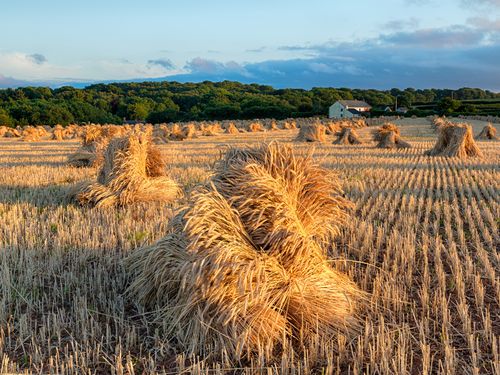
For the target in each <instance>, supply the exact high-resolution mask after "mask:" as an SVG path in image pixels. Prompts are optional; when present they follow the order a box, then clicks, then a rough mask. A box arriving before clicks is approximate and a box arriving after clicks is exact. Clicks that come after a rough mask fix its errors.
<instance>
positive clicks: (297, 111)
mask: <svg viewBox="0 0 500 375" xmlns="http://www.w3.org/2000/svg"><path fill="white" fill-rule="evenodd" d="M339 99H360V100H365V101H367V102H368V103H369V104H371V105H372V106H373V107H374V110H373V111H372V115H375V116H376V115H380V114H383V113H384V112H383V109H384V108H385V107H387V106H390V107H391V108H393V107H394V104H395V101H396V99H397V103H398V106H405V107H408V108H411V110H410V111H409V112H408V113H407V115H408V116H411V115H417V116H427V115H430V114H435V113H438V114H447V115H453V114H481V115H483V114H484V115H499V114H500V93H494V92H491V91H485V90H481V89H471V88H462V89H459V90H447V89H425V90H416V89H412V88H408V89H405V90H399V89H391V90H385V91H381V90H361V89H348V88H313V89H311V90H303V89H275V88H273V87H271V86H265V85H258V84H250V85H248V84H241V83H238V82H229V81H224V82H219V83H213V82H202V83H178V82H142V83H112V84H96V85H91V86H88V87H86V88H84V89H76V88H74V87H69V86H65V87H61V88H58V89H50V88H47V87H24V88H18V89H5V90H0V124H4V125H11V126H15V125H25V124H49V125H53V124H63V125H64V124H69V123H84V122H94V123H116V124H119V123H122V122H123V121H124V120H139V121H148V122H152V123H161V122H171V121H190V120H223V119H250V118H270V117H272V118H278V119H281V118H288V117H308V116H322V115H326V114H327V112H328V107H329V106H330V105H331V104H332V103H334V102H335V101H336V100H339Z"/></svg>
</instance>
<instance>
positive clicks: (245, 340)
mask: <svg viewBox="0 0 500 375" xmlns="http://www.w3.org/2000/svg"><path fill="white" fill-rule="evenodd" d="M349 208H351V203H350V202H349V201H347V200H346V199H344V198H343V197H342V191H341V188H340V185H339V183H338V182H337V178H336V176H335V175H333V174H332V173H331V172H329V171H328V170H324V169H322V168H319V167H317V166H316V165H315V164H314V163H313V161H312V159H311V157H305V158H301V157H297V156H295V155H294V154H293V152H292V149H291V148H289V147H285V146H281V145H279V144H276V143H272V144H270V145H263V146H260V147H258V148H251V149H232V150H230V151H228V152H227V154H226V155H225V157H224V158H223V160H222V161H221V162H220V163H219V165H218V167H217V168H216V171H215V175H214V176H213V177H212V179H211V180H210V181H209V183H208V184H206V185H205V186H203V187H201V188H199V189H198V190H197V191H196V192H195V193H194V195H193V196H192V199H191V202H190V203H189V205H188V207H187V208H185V209H184V210H182V211H181V212H180V213H179V214H178V215H177V216H176V217H175V218H174V219H173V220H172V222H171V223H170V232H171V234H169V235H167V236H166V237H165V238H164V239H162V240H160V241H159V242H158V243H157V244H155V245H153V246H150V247H147V248H143V249H139V250H136V251H135V252H134V253H132V255H130V256H129V258H128V259H127V260H126V265H127V267H128V269H129V271H130V272H131V273H132V275H133V280H132V284H131V285H130V288H129V293H130V294H131V295H132V297H133V298H134V299H135V300H137V301H138V302H139V303H140V304H141V305H143V306H144V307H145V308H146V309H147V310H149V311H150V312H151V313H150V314H151V315H149V316H151V317H153V320H155V321H157V322H161V323H162V327H163V328H164V330H165V334H166V335H168V336H171V337H172V338H174V339H175V342H177V343H178V345H179V350H181V351H183V352H185V353H187V354H194V355H200V356H202V357H207V356H211V357H215V358H220V357H221V356H223V355H226V356H227V357H228V358H229V359H230V360H232V361H238V360H241V359H244V358H246V359H252V358H259V359H260V360H263V361H267V360H271V359H273V358H274V357H275V356H276V355H277V354H278V352H279V350H285V348H293V350H295V351H297V352H300V351H303V350H304V349H305V348H307V347H308V345H310V344H312V343H313V342H316V341H315V340H318V339H319V340H321V339H331V338H332V337H334V336H335V335H336V334H338V333H339V332H342V333H343V334H346V333H348V332H349V331H350V330H351V329H353V328H355V327H356V326H357V324H358V323H357V322H358V321H357V313H358V309H359V306H360V303H361V300H362V297H363V296H364V294H363V292H362V291H360V290H359V289H358V287H357V286H356V285H355V284H354V283H353V282H352V281H351V280H350V279H349V278H348V277H347V276H346V275H344V274H342V273H340V272H338V271H336V270H335V269H334V268H332V267H331V265H330V263H329V261H328V257H327V247H328V246H329V244H331V240H332V238H334V237H335V236H337V235H338V234H339V231H340V228H341V227H342V226H343V225H345V223H346V220H347V218H348V215H347V213H346V211H347V210H348V209H349Z"/></svg>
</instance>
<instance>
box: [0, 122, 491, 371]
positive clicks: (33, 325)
mask: <svg viewBox="0 0 500 375" xmlns="http://www.w3.org/2000/svg"><path fill="white" fill-rule="evenodd" d="M399 125H400V126H401V133H402V135H403V137H405V139H406V140H408V141H409V142H410V143H411V144H412V146H413V147H412V148H410V149H400V150H383V149H377V148H374V145H375V144H374V143H373V142H369V140H370V131H371V130H372V129H370V128H364V129H362V130H360V131H359V133H360V135H361V136H362V137H363V138H364V139H365V140H366V141H368V142H369V143H366V144H364V145H359V146H337V145H332V140H333V138H331V139H329V141H328V142H327V143H325V144H317V145H314V146H312V145H311V144H308V143H296V142H293V139H294V138H295V137H296V135H297V132H298V131H297V130H279V131H273V132H265V133H244V134H238V135H229V134H228V135H220V136H215V137H201V138H197V139H193V140H187V141H184V142H171V143H168V144H166V145H162V146H160V148H161V150H162V153H163V155H164V156H165V157H166V160H167V168H168V169H169V171H170V174H171V176H172V177H173V178H174V179H175V180H176V181H178V182H179V184H180V185H181V186H182V188H183V190H184V192H185V197H184V198H181V199H179V200H178V201H176V202H175V203H174V204H168V205H165V204H138V205H133V206H129V207H126V208H82V207H79V206H77V205H75V204H73V203H70V202H68V201H67V200H66V198H65V197H64V195H65V192H66V191H67V190H68V188H69V186H70V185H71V184H73V183H75V182H78V181H80V180H83V179H85V178H92V177H93V176H94V175H95V174H96V170H95V169H92V168H74V167H71V166H69V165H68V164H67V163H66V158H67V156H68V155H69V154H71V153H72V152H74V151H75V150H76V149H77V148H78V144H79V142H78V141H76V140H75V141H73V140H72V141H63V142H56V141H41V142H34V143H26V142H21V141H19V140H12V139H0V267H1V269H0V357H1V367H0V372H2V373H3V372H9V371H10V372H16V371H18V372H19V371H28V372H33V373H46V372H49V371H52V372H53V373H116V374H125V373H127V374H133V373H135V374H140V373H156V372H159V373H172V374H176V373H181V372H184V373H206V374H209V373H210V374H214V373H269V374H270V373H276V374H282V373H290V374H292V373H294V374H300V373H316V372H317V373H342V374H344V373H346V374H347V373H349V374H362V373H369V374H500V253H499V252H498V245H499V229H498V228H499V223H500V143H499V142H498V141H478V145H479V147H480V148H481V150H482V151H483V153H484V157H483V158H471V159H466V160H464V159H457V158H444V157H429V156H424V151H425V150H427V149H429V148H431V147H432V146H433V144H434V142H435V139H436V134H435V132H434V131H433V129H432V128H431V125H430V123H428V122H427V121H426V120H422V119H420V120H418V119H415V120H405V121H401V122H399ZM484 125H485V124H484V123H482V124H481V123H479V122H478V123H474V124H473V127H474V133H475V134H477V133H478V132H479V131H480V130H481V129H482V126H484ZM497 128H498V125H497ZM271 140H278V141H280V142H284V143H288V144H291V145H293V148H294V149H295V150H296V151H297V152H298V153H303V154H305V153H307V152H308V151H309V150H310V149H311V148H312V147H314V157H315V159H316V161H317V162H318V163H320V164H321V165H322V166H323V167H325V168H331V169H334V170H335V171H336V172H337V173H338V175H339V177H340V178H341V181H342V186H343V189H344V191H345V193H346V196H347V197H349V198H350V199H351V200H352V201H353V202H354V204H355V206H356V208H355V212H354V213H353V215H352V220H350V222H349V225H348V227H346V228H344V229H343V233H342V235H341V236H340V237H339V238H338V239H337V243H336V244H335V246H334V247H332V250H331V258H332V262H333V264H335V266H336V267H338V268H339V269H341V270H343V271H345V272H346V273H347V274H349V276H350V277H351V278H352V279H353V280H355V281H356V283H357V284H358V285H359V287H360V288H361V289H363V290H364V291H366V292H368V293H369V298H370V302H371V303H370V305H371V306H370V308H369V309H367V311H366V312H365V314H364V317H363V324H362V329H361V331H360V332H359V333H358V334H357V335H355V336H354V337H349V338H344V337H343V336H340V337H339V338H338V339H337V340H335V341H332V342H331V343H330V346H327V347H322V348H319V349H318V351H320V352H325V353H330V354H326V355H324V356H323V357H324V358H326V360H322V361H314V359H311V358H308V359H307V360H306V359H301V358H291V356H292V354H291V353H288V354H286V353H285V355H284V357H283V359H282V361H281V362H279V363H276V364H274V365H272V364H271V365H270V367H268V368H256V367H255V366H254V367H253V368H252V365H251V364H242V366H248V367H246V368H243V367H242V368H234V365H230V364H227V363H215V364H214V363H208V362H204V361H202V360H198V359H195V358H187V357H186V356H184V355H183V354H182V353H176V352H175V350H174V346H173V345H172V343H171V342H169V341H168V339H167V338H166V337H164V336H163V335H162V334H161V330H159V329H158V327H156V326H155V325H152V324H151V323H149V322H148V319H147V313H146V312H144V311H141V309H140V308H139V307H138V306H137V305H136V304H135V303H134V301H133V300H131V299H130V298H128V297H127V295H126V294H125V293H124V292H125V290H126V288H127V285H128V283H129V277H128V275H127V273H126V272H125V269H124V267H123V265H122V262H121V261H122V259H123V258H124V257H125V256H126V255H127V254H128V253H129V252H130V251H131V250H133V249H135V248H138V247H142V246H144V245H147V244H151V243H154V242H155V241H157V240H159V239H161V238H162V237H164V236H165V234H166V228H167V225H168V222H169V219H170V218H172V217H173V215H174V213H175V211H176V210H177V209H178V208H180V207H182V206H183V204H185V203H186V199H187V198H186V197H187V196H188V195H189V192H190V191H191V190H192V189H193V188H194V187H195V186H197V185H198V184H199V183H203V182H205V181H206V180H207V178H208V177H209V176H210V173H211V170H212V167H213V165H214V163H215V162H216V161H217V160H218V158H219V155H220V152H223V151H224V149H225V148H226V147H227V145H232V146H235V145H241V146H244V145H255V144H257V143H258V142H262V141H271Z"/></svg>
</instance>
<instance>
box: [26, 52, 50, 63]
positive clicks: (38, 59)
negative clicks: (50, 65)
mask: <svg viewBox="0 0 500 375" xmlns="http://www.w3.org/2000/svg"><path fill="white" fill-rule="evenodd" d="M26 57H27V58H28V59H29V60H31V61H32V62H33V63H35V64H37V65H41V64H43V63H45V62H47V58H46V57H45V56H44V55H42V54H41V53H34V54H32V55H27V56H26Z"/></svg>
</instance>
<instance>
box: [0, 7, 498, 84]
mask: <svg viewBox="0 0 500 375" xmlns="http://www.w3.org/2000/svg"><path fill="white" fill-rule="evenodd" d="M0 22H1V25H2V27H1V28H0V88H2V87H17V86H26V85H50V86H53V87H57V86H60V85H65V84H73V85H75V86H81V85H84V84H88V83H93V82H110V81H129V80H136V81H144V80H176V81H180V82H188V81H194V82H196V81H203V80H212V81H220V80H225V79H229V80H237V81H240V82H245V83H260V84H269V85H273V86H275V87H300V88H306V89H308V88H311V87H351V88H376V89H387V88H392V87H399V88H406V87H415V88H431V87H434V88H459V87H480V88H483V89H489V90H493V91H500V0H378V1H374V0H357V1H339V0H321V1H320V0H308V1H298V0H287V1H285V0H251V1H249V0H246V1H243V0H211V1H206V0H205V1H202V0H178V1H174V0H163V1H160V0H141V1H139V0H137V1H131V0H106V1H104V0H86V1H75V0H44V1H40V0H15V1H13V0H0Z"/></svg>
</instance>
